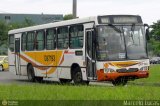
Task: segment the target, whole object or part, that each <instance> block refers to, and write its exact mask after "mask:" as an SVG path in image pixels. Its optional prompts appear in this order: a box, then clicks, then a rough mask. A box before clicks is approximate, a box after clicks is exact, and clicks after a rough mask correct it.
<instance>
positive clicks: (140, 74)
mask: <svg viewBox="0 0 160 106" xmlns="http://www.w3.org/2000/svg"><path fill="white" fill-rule="evenodd" d="M148 76H149V71H137V72H128V73H118V72H112V73H104V72H103V71H97V77H98V79H97V80H98V81H112V80H115V79H117V78H119V77H128V78H133V79H138V78H147V77H148Z"/></svg>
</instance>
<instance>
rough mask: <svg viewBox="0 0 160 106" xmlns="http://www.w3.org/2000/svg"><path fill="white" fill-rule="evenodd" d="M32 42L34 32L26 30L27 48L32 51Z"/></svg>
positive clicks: (33, 40)
mask: <svg viewBox="0 0 160 106" xmlns="http://www.w3.org/2000/svg"><path fill="white" fill-rule="evenodd" d="M34 42H35V33H34V32H28V33H27V48H26V49H27V50H28V51H32V50H34Z"/></svg>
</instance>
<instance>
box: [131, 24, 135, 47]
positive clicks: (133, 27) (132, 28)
mask: <svg viewBox="0 0 160 106" xmlns="http://www.w3.org/2000/svg"><path fill="white" fill-rule="evenodd" d="M134 30H135V24H134V23H133V24H132V26H131V31H132V32H131V38H132V41H133V44H134V39H133V36H134Z"/></svg>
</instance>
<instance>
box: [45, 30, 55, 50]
mask: <svg viewBox="0 0 160 106" xmlns="http://www.w3.org/2000/svg"><path fill="white" fill-rule="evenodd" d="M55 47H56V30H55V29H48V30H47V32H46V49H47V50H53V49H55Z"/></svg>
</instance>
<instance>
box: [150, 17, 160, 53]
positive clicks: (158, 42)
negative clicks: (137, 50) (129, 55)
mask: <svg viewBox="0 0 160 106" xmlns="http://www.w3.org/2000/svg"><path fill="white" fill-rule="evenodd" d="M151 28H152V31H151V32H150V35H151V39H150V41H149V45H148V47H149V50H150V51H152V52H153V54H154V55H157V56H160V20H158V21H157V22H156V23H153V25H151Z"/></svg>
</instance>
